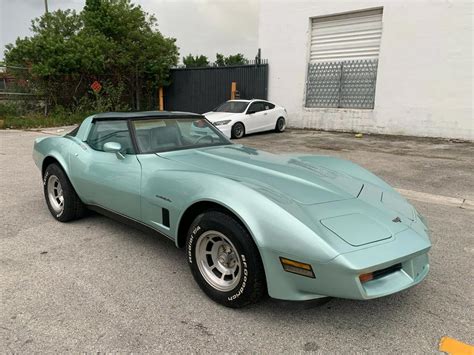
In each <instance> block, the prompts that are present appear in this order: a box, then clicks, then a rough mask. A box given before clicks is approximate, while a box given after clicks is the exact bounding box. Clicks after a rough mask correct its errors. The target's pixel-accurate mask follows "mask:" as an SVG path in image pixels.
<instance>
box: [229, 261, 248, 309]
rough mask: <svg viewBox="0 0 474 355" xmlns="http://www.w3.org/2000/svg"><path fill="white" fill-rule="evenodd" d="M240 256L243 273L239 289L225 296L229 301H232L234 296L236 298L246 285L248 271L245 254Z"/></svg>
mask: <svg viewBox="0 0 474 355" xmlns="http://www.w3.org/2000/svg"><path fill="white" fill-rule="evenodd" d="M240 257H241V258H242V266H243V267H242V269H243V271H242V274H243V277H242V285H241V286H240V288H239V290H238V291H237V293H235V294H233V295H232V296H229V297H227V299H228V300H229V301H233V300H235V299H236V298H238V297H239V296H240V295H241V294H242V293H244V290H245V286H247V279H248V274H249V271H248V268H247V261H246V260H245V255H243V254H242V255H240Z"/></svg>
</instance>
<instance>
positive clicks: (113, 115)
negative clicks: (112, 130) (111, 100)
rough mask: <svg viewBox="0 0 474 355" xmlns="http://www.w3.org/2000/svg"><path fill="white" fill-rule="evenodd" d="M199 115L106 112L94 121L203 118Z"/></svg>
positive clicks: (97, 115)
mask: <svg viewBox="0 0 474 355" xmlns="http://www.w3.org/2000/svg"><path fill="white" fill-rule="evenodd" d="M201 117H203V116H202V115H200V114H197V113H191V112H178V111H141V112H104V113H98V114H96V115H94V117H93V120H108V119H114V120H127V119H130V118H144V119H153V118H201Z"/></svg>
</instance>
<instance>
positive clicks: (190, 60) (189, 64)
mask: <svg viewBox="0 0 474 355" xmlns="http://www.w3.org/2000/svg"><path fill="white" fill-rule="evenodd" d="M183 64H184V65H185V66H186V68H199V67H207V66H209V60H208V59H207V57H206V56H205V55H199V56H193V55H192V54H188V55H187V56H186V57H183Z"/></svg>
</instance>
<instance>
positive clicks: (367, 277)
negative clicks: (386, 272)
mask: <svg viewBox="0 0 474 355" xmlns="http://www.w3.org/2000/svg"><path fill="white" fill-rule="evenodd" d="M373 279H374V274H373V273H371V272H369V273H368V274H362V275H360V276H359V280H360V282H362V283H364V282H367V281H370V280H373Z"/></svg>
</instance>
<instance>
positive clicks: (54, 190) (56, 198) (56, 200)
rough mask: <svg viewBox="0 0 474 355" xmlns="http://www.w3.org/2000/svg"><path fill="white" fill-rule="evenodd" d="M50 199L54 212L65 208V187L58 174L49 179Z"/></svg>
mask: <svg viewBox="0 0 474 355" xmlns="http://www.w3.org/2000/svg"><path fill="white" fill-rule="evenodd" d="M48 200H49V204H50V205H51V207H52V208H53V210H54V212H56V213H61V212H62V211H63V210H64V196H63V189H62V187H61V183H60V182H59V179H58V177H57V176H56V175H51V176H50V177H49V179H48Z"/></svg>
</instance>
